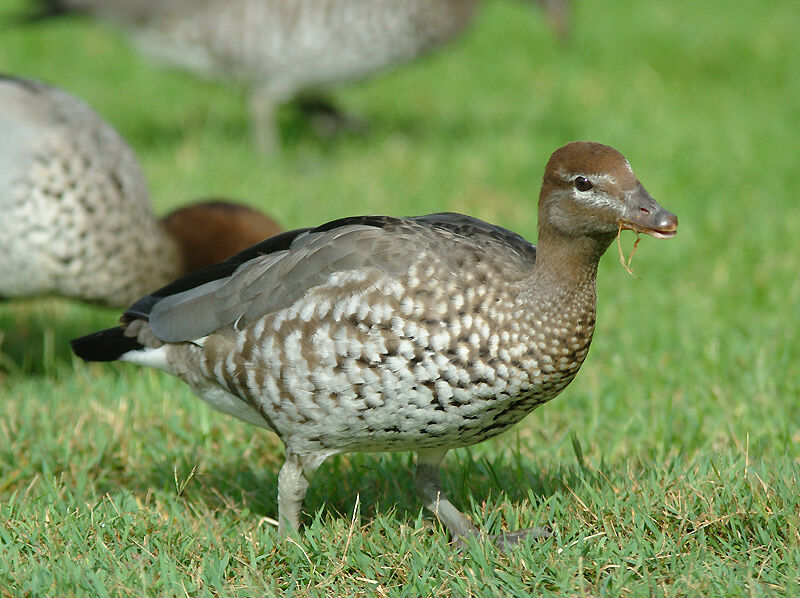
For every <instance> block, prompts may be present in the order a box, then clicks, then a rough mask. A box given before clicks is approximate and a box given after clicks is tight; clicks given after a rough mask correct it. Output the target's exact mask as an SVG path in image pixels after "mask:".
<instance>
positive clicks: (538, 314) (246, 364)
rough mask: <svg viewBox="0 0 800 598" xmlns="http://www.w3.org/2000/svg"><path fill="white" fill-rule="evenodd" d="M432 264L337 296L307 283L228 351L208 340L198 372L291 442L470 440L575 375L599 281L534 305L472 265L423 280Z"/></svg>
mask: <svg viewBox="0 0 800 598" xmlns="http://www.w3.org/2000/svg"><path fill="white" fill-rule="evenodd" d="M435 274H436V273H435V272H433V271H428V272H425V271H424V269H421V271H419V272H415V271H414V270H413V269H412V271H411V272H410V274H409V276H408V277H407V278H405V279H404V280H399V281H398V280H385V279H384V280H381V279H378V281H377V282H376V281H373V280H372V279H370V277H369V275H365V274H364V273H350V274H348V275H347V276H345V277H343V278H342V280H341V281H340V286H339V288H340V290H341V293H340V294H339V295H337V293H336V288H335V287H336V285H332V286H331V285H329V286H328V287H327V288H325V289H321V290H316V292H315V291H314V290H312V292H309V293H308V294H307V295H305V296H304V297H303V298H302V299H301V300H300V301H298V302H297V303H296V304H295V305H293V306H292V307H291V308H289V309H286V310H283V311H281V312H279V313H277V314H272V315H270V316H266V317H264V318H261V319H260V320H258V321H257V322H254V323H253V324H252V325H250V326H248V327H247V328H246V329H245V330H243V331H241V332H240V333H238V334H237V336H236V346H235V348H233V349H232V350H228V351H227V352H226V354H225V355H221V354H220V353H219V352H218V351H221V350H222V346H223V345H220V347H219V348H218V349H215V348H214V347H213V346H211V345H207V346H206V357H205V367H206V371H208V372H209V374H210V375H213V376H214V377H215V378H216V379H217V380H218V381H219V382H220V383H222V384H223V385H224V386H225V387H226V388H227V389H228V390H229V391H230V392H232V393H233V394H235V395H237V396H239V397H241V398H242V399H243V400H246V401H247V402H249V403H250V404H251V405H253V406H254V407H255V408H256V409H257V410H258V411H259V412H260V413H261V415H262V416H263V417H264V418H265V419H266V420H267V421H268V422H269V423H270V426H271V427H272V428H273V429H274V430H276V431H277V432H278V433H279V434H280V435H281V437H282V438H283V440H284V442H285V443H286V445H287V447H288V448H289V449H290V450H293V451H296V452H307V451H316V450H328V451H333V452H346V451H356V450H357V451H393V450H409V449H420V448H428V447H442V448H444V447H457V446H464V445H469V444H474V443H477V442H480V441H482V440H484V439H486V438H489V437H491V436H494V435H496V434H499V433H501V432H503V431H504V430H506V429H508V428H509V427H511V426H513V425H514V424H516V423H517V422H519V421H520V420H521V419H522V418H523V417H525V415H527V414H528V413H530V412H531V411H532V410H533V409H534V408H536V407H537V406H538V405H540V404H542V403H544V402H546V401H548V400H550V399H552V398H553V397H555V396H556V395H557V394H558V393H559V392H560V391H561V390H562V389H563V388H564V387H565V386H566V385H567V384H569V382H570V381H571V380H572V379H573V378H574V376H575V374H576V373H577V372H578V369H579V368H580V366H581V364H582V363H583V360H584V358H585V357H586V354H587V351H588V348H589V343H590V341H591V336H592V333H593V329H594V293H593V291H594V289H593V288H592V289H590V292H589V293H588V295H590V296H589V297H588V299H587V297H586V296H584V294H585V293H583V292H582V291H581V292H578V293H577V294H576V293H571V294H567V295H565V296H559V297H556V298H555V299H554V300H552V301H549V302H543V301H536V302H531V301H527V300H525V299H523V298H521V297H522V295H521V293H520V291H521V290H522V289H521V287H520V285H518V284H491V280H490V279H489V277H488V276H487V275H486V273H485V272H483V273H482V272H481V271H480V269H478V270H476V271H475V272H473V273H470V274H469V275H466V276H464V277H463V278H465V279H466V280H463V279H462V280H460V281H459V283H458V284H457V283H455V282H451V283H448V284H429V281H430V280H431V278H432V276H433V277H435ZM359 278H360V279H359ZM423 281H426V282H423ZM359 285H360V287H361V288H357V287H359ZM354 287H356V290H354ZM345 289H346V292H345ZM223 344H224V343H223ZM220 362H223V363H224V367H220V366H219V364H220ZM215 365H216V370H215Z"/></svg>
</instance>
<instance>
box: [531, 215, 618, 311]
mask: <svg viewBox="0 0 800 598" xmlns="http://www.w3.org/2000/svg"><path fill="white" fill-rule="evenodd" d="M612 240H613V236H611V237H609V236H601V237H587V236H578V237H575V236H567V235H565V234H563V233H561V232H560V231H559V230H557V229H555V228H551V227H543V228H541V229H540V230H539V240H538V245H537V247H536V264H535V266H534V268H533V272H532V274H531V279H530V281H529V284H527V285H526V287H527V290H526V293H525V294H526V298H527V299H531V300H533V301H534V302H536V303H539V304H550V305H553V306H554V307H556V306H557V305H559V304H564V303H568V302H573V301H579V302H584V303H586V304H587V305H586V307H587V308H590V309H591V310H594V304H595V299H594V298H595V282H596V278H597V264H598V263H599V261H600V258H601V257H602V255H603V253H605V251H606V249H607V248H608V246H609V245H610V244H611V241H612ZM544 300H546V301H544Z"/></svg>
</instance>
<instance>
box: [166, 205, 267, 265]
mask: <svg viewBox="0 0 800 598" xmlns="http://www.w3.org/2000/svg"><path fill="white" fill-rule="evenodd" d="M161 222H162V224H163V225H164V228H165V229H166V231H167V233H168V234H169V235H170V236H171V237H172V238H174V239H175V240H176V241H177V243H178V245H179V246H180V248H181V253H182V255H183V266H184V272H185V273H188V272H192V271H193V270H197V269H198V268H203V267H205V266H210V265H211V264H216V263H218V262H221V261H223V260H226V259H227V258H229V257H231V256H232V255H234V254H236V253H239V252H240V251H242V250H244V249H247V248H248V247H250V246H251V245H255V244H256V243H258V242H260V241H263V240H264V239H266V238H268V237H271V236H273V235H276V234H278V233H279V232H281V228H280V227H279V226H278V224H277V223H276V222H275V221H274V220H272V218H270V217H269V216H266V215H264V214H262V213H261V212H259V211H257V210H254V209H252V208H249V207H247V206H244V205H241V204H236V203H231V202H227V201H219V200H210V201H204V202H201V203H195V204H191V205H189V206H186V207H183V208H180V209H178V210H175V211H174V212H172V213H171V214H169V215H168V216H166V217H165V218H164V219H163V220H162V221H161Z"/></svg>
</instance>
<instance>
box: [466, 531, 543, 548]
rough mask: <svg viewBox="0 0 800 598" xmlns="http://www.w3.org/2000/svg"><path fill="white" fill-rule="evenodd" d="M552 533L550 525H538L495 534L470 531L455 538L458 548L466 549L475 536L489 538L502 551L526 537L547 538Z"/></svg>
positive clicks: (534, 538)
mask: <svg viewBox="0 0 800 598" xmlns="http://www.w3.org/2000/svg"><path fill="white" fill-rule="evenodd" d="M552 535H553V530H552V529H551V528H550V527H547V526H544V527H538V526H537V527H529V528H527V529H520V530H516V531H513V532H505V533H502V534H493V535H488V534H472V533H470V534H466V535H461V536H458V537H456V538H454V544H455V546H456V548H457V549H458V550H464V549H465V548H466V547H467V542H468V540H469V539H470V538H471V537H473V536H478V537H479V538H480V539H481V540H483V539H486V540H489V541H490V542H491V543H492V544H494V545H495V546H497V548H498V549H499V550H500V552H506V551H508V550H509V549H511V548H512V547H514V546H516V545H517V544H519V543H520V542H522V541H524V540H526V539H529V538H530V539H533V540H545V539H547V538H549V537H550V536H552Z"/></svg>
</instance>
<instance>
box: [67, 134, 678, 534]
mask: <svg viewBox="0 0 800 598" xmlns="http://www.w3.org/2000/svg"><path fill="white" fill-rule="evenodd" d="M677 224H678V222H677V219H676V217H675V216H674V215H673V214H671V213H669V212H667V211H665V210H664V209H663V208H661V206H659V205H658V204H657V203H656V202H655V201H654V200H653V198H652V197H650V195H649V194H648V193H647V191H645V189H644V187H643V186H642V184H641V183H640V182H639V180H638V179H637V178H636V176H635V175H634V173H633V171H632V170H631V167H630V165H629V164H628V162H627V160H626V159H625V158H624V157H623V156H622V155H621V154H620V153H619V152H617V151H616V150H614V149H613V148H611V147H608V146H605V145H601V144H598V143H591V142H574V143H570V144H568V145H566V146H564V147H562V148H561V149H559V150H557V151H556V152H555V153H554V154H553V155H552V157H551V158H550V161H549V162H548V163H547V167H546V169H545V173H544V183H543V185H542V190H541V194H540V197H539V246H538V248H537V247H534V246H533V245H531V244H530V243H529V242H527V241H526V240H525V239H523V238H522V237H520V236H519V235H517V234H515V233H513V232H511V231H508V230H506V229H503V228H500V227H498V226H493V225H491V224H487V223H486V222H482V221H480V220H477V219H475V218H471V217H469V216H463V215H460V214H452V213H445V214H431V215H428V216H420V217H416V218H391V217H384V216H364V217H355V218H344V219H342V220H336V221H334V222H329V223H327V224H323V225H322V226H319V227H317V228H307V229H300V230H295V231H291V232H286V233H283V234H281V235H278V236H276V237H273V238H272V239H269V240H267V241H265V242H263V243H261V244H259V245H256V246H254V247H252V248H250V249H248V250H246V251H244V252H242V253H240V254H239V255H237V256H235V257H233V258H231V259H229V260H227V261H225V262H223V263H221V264H218V265H216V266H212V267H210V268H207V269H204V270H200V271H198V272H196V273H194V274H192V275H190V276H187V277H185V278H182V279H179V280H177V281H175V282H174V283H172V284H170V285H167V286H166V287H164V288H163V289H161V290H159V291H156V292H155V293H153V294H151V295H148V296H146V297H143V298H142V299H140V300H139V301H137V302H136V303H134V304H133V305H132V306H131V307H130V308H129V309H128V310H127V311H126V312H125V314H124V315H123V316H122V320H121V321H122V325H121V326H119V327H116V328H111V329H108V330H103V331H100V332H97V333H95V334H91V335H88V336H85V337H82V338H79V339H76V340H74V341H73V343H72V346H73V349H74V351H75V353H76V354H77V355H79V356H80V357H81V358H83V359H85V360H88V361H111V360H122V361H128V362H132V363H136V364H140V365H146V366H151V367H156V368H160V369H162V370H164V371H166V372H169V373H171V374H174V375H176V376H178V377H179V378H181V379H182V380H184V381H185V382H187V383H188V384H189V385H190V386H191V388H192V389H193V390H194V391H195V392H196V393H197V394H198V395H199V396H200V397H201V398H203V399H204V400H205V401H206V402H208V403H209V404H210V405H211V406H213V407H214V408H216V409H219V410H220V411H223V412H225V413H229V414H231V415H234V416H235V417H238V418H240V419H243V420H245V421H247V422H250V423H253V424H255V425H257V426H261V427H264V428H269V429H271V430H273V431H274V432H275V433H277V434H278V435H279V436H280V437H281V439H282V440H283V442H284V443H285V445H286V461H285V463H284V465H283V467H282V468H281V471H280V475H279V477H278V505H279V507H278V510H279V513H278V514H279V522H280V533H281V534H286V533H288V532H290V531H291V530H293V529H296V528H297V527H298V522H299V515H300V510H301V503H302V500H303V497H304V495H305V493H306V489H307V487H308V477H309V476H310V475H311V473H312V472H313V471H314V470H315V469H316V468H317V467H319V466H320V464H321V463H322V462H323V461H324V460H325V459H326V458H327V457H330V456H331V455H335V454H337V453H344V452H349V451H406V450H414V451H417V473H416V486H417V490H418V492H419V494H420V496H421V497H422V500H423V502H424V504H425V506H426V507H427V508H429V509H431V510H432V511H433V512H434V513H436V515H437V516H438V517H439V519H440V520H441V521H442V522H443V523H444V524H445V525H446V526H447V527H448V529H449V530H450V531H451V532H452V534H453V535H454V536H456V537H459V538H463V537H465V536H469V535H472V534H476V533H477V528H476V527H475V526H474V525H473V524H472V523H471V522H470V521H469V520H468V519H467V518H466V517H465V516H464V515H462V514H461V513H460V512H459V511H458V510H457V509H456V508H455V507H454V506H453V505H452V504H451V503H450V502H449V501H448V500H447V499H446V498H445V495H444V493H443V491H442V488H441V485H440V482H439V465H440V463H441V461H442V459H443V457H444V456H445V453H446V452H447V451H448V450H449V449H451V448H456V447H461V446H467V445H471V444H474V443H477V442H480V441H482V440H485V439H487V438H491V437H492V436H495V435H497V434H500V433H501V432H503V431H504V430H507V429H508V428H510V427H511V426H513V425H514V424H516V423H517V422H519V421H520V420H521V419H522V418H523V417H525V416H526V415H527V414H528V413H530V412H531V411H533V410H534V409H535V408H536V407H538V406H539V405H541V404H543V403H545V402H547V401H549V400H550V399H552V398H554V397H555V396H556V395H558V394H559V393H560V392H561V391H562V390H563V389H564V388H565V387H566V386H567V384H569V383H570V381H571V380H572V379H573V378H574V377H575V374H577V372H578V369H579V368H580V366H581V364H582V363H583V360H584V358H585V357H586V354H587V352H588V350H589V343H590V342H591V339H592V334H593V331H594V323H595V277H596V273H597V264H598V261H599V259H600V257H601V256H602V255H603V253H604V252H605V250H606V248H607V247H608V246H609V244H610V243H611V242H612V241H613V239H614V238H615V236H616V235H617V234H618V232H619V230H620V229H630V230H634V231H637V232H641V233H647V234H650V235H653V236H655V237H658V238H669V237H672V236H674V235H675V232H676V230H677ZM540 531H541V530H523V531H521V532H511V533H508V534H501V535H499V536H497V538H496V540H497V541H498V542H499V543H500V544H503V543H510V542H514V541H516V540H517V539H518V538H519V537H521V536H523V535H525V534H526V533H531V532H533V533H539V532H540Z"/></svg>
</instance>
